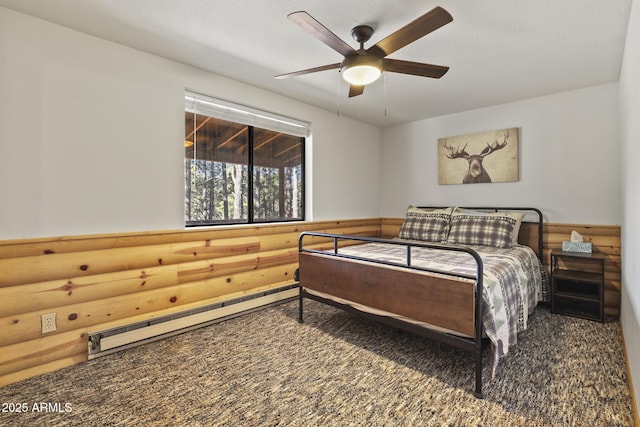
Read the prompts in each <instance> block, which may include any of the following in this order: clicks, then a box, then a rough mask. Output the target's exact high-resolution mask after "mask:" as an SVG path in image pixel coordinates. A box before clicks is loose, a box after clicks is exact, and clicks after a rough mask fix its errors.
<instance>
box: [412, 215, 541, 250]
mask: <svg viewBox="0 0 640 427" xmlns="http://www.w3.org/2000/svg"><path fill="white" fill-rule="evenodd" d="M418 207H419V208H422V209H446V208H449V207H451V206H418ZM458 207H459V208H461V209H469V210H474V211H483V212H506V211H515V212H522V213H523V214H524V215H525V216H524V218H523V219H522V226H521V227H520V234H519V235H518V243H520V244H521V245H525V246H529V247H530V248H531V249H533V250H534V251H535V253H536V255H538V258H540V260H542V258H543V253H542V236H543V232H544V230H543V228H544V223H543V217H542V211H540V209H537V208H528V207H502V206H500V207H495V206H481V207H477V206H475V207H469V206H458Z"/></svg>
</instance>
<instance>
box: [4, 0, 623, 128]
mask: <svg viewBox="0 0 640 427" xmlns="http://www.w3.org/2000/svg"><path fill="white" fill-rule="evenodd" d="M631 2H632V0H609V1H602V0H517V1H515V0H473V1H453V0H440V1H432V0H399V1H398V0H397V1H389V0H349V1H345V0H0V6H5V7H7V8H10V9H13V10H16V11H19V12H23V13H25V14H28V15H32V16H35V17H39V18H42V19H45V20H47V21H51V22H54V23H57V24H60V25H63V26H66V27H69V28H73V29H76V30H78V31H82V32H84V33H88V34H92V35H95V36H97V37H100V38H103V39H107V40H111V41H114V42H117V43H120V44H123V45H126V46H130V47H133V48H136V49H139V50H142V51H146V52H150V53H153V54H156V55H159V56H162V57H166V58H169V59H173V60H176V61H179V62H182V63H185V64H189V65H193V66H196V67H199V68H202V69H205V70H210V71H212V72H214V73H217V74H221V75H224V76H228V77H231V78H233V79H236V80H239V81H243V82H246V83H249V84H251V85H254V86H257V87H261V88H265V89H268V90H270V91H273V92H277V93H281V94H284V95H287V96H289V97H292V98H296V99H299V100H301V101H304V102H306V103H309V104H313V105H317V106H319V107H321V108H324V109H327V110H329V111H336V112H339V113H340V114H341V115H345V116H350V117H353V118H356V119H359V120H362V121H364V122H367V123H371V124H374V125H376V126H389V125H392V124H397V123H403V122H408V121H414V120H419V119H423V118H428V117H435V116H441V115H446V114H450V113H455V112H459V111H466V110H470V109H474V108H481V107H486V106H490V105H496V104H502V103H506V102H511V101H516V100H520V99H526V98H531V97H536V96H542V95H547V94H551V93H557V92H562V91H566V90H572V89H577V88H582V87H587V86H592V85H597V84H602V83H607V82H612V81H617V80H618V77H619V74H620V66H621V62H622V55H623V50H624V40H625V34H626V29H627V21H628V18H629V13H630V8H631ZM435 6H441V7H444V8H445V9H447V10H448V11H449V13H451V15H452V16H453V22H451V23H450V24H447V25H445V26H444V27H442V28H440V29H438V30H436V31H434V32H433V33H431V34H428V35H427V36H425V37H423V38H421V39H419V40H417V41H415V42H414V43H412V44H410V45H408V46H406V47H404V48H402V49H400V50H398V51H397V52H394V53H392V54H391V55H390V56H389V57H390V58H396V59H404V60H410V61H417V62H426V63H431V64H438V65H447V66H449V67H451V68H450V70H449V72H448V73H447V74H446V75H445V76H444V77H443V78H441V79H439V80H438V79H430V78H425V77H416V76H409V75H401V74H395V73H385V74H384V75H383V78H381V79H380V80H378V81H377V82H375V83H373V84H372V85H370V86H368V87H367V88H366V90H365V93H364V94H363V95H361V96H357V97H354V98H348V97H347V92H348V85H347V84H346V82H344V81H342V79H341V78H340V74H339V72H338V71H337V70H330V71H323V72H319V73H315V74H310V75H305V76H299V77H295V78H291V79H285V80H279V79H274V78H273V76H274V75H277V74H282V73H287V72H291V71H297V70H301V69H306V68H312V67H316V66H320V65H325V64H330V63H335V62H340V61H341V59H342V57H341V56H340V55H339V54H338V53H337V52H335V51H334V50H332V49H331V48H329V47H327V46H326V45H324V44H323V43H321V42H320V41H319V40H317V39H315V38H314V37H313V36H311V35H310V34H308V33H307V32H305V31H303V30H302V29H301V28H300V27H298V26H297V25H296V24H294V23H292V22H290V21H289V20H288V19H287V14H289V13H291V12H294V11H298V10H306V11H307V12H309V13H310V14H311V15H312V16H313V17H315V18H316V19H317V20H318V21H320V22H321V23H322V24H324V25H325V26H326V27H327V28H329V29H330V30H331V31H333V32H334V33H335V34H336V35H338V36H339V37H340V38H342V39H343V40H344V41H346V42H347V43H349V44H350V45H352V46H353V47H354V48H357V47H358V46H357V43H356V42H355V41H354V40H353V39H352V38H351V29H352V28H353V27H354V26H356V25H359V24H367V25H371V26H372V27H373V28H374V29H375V33H374V35H373V37H372V38H371V40H370V41H369V42H368V43H367V44H366V45H365V48H366V47H369V46H371V45H372V44H375V43H376V42H377V41H379V40H380V39H382V38H384V37H386V36H387V35H389V34H391V33H392V32H394V31H396V30H397V29H399V28H401V27H402V26H404V25H406V24H407V23H409V22H410V21H412V20H414V19H415V18H417V17H418V16H420V15H422V14H424V13H425V12H427V11H429V10H431V9H432V8H433V7H435ZM210 95H214V96H215V94H210Z"/></svg>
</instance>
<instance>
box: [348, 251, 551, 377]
mask: <svg viewBox="0 0 640 427" xmlns="http://www.w3.org/2000/svg"><path fill="white" fill-rule="evenodd" d="M469 247H470V248H472V249H474V250H475V251H476V252H478V254H479V255H480V257H481V258H482V263H483V266H484V280H483V295H482V297H483V300H482V303H483V313H482V320H483V326H484V331H485V333H486V335H487V336H488V337H489V339H490V340H491V342H492V347H493V353H494V370H495V366H496V365H497V363H498V360H499V359H500V357H502V356H505V355H506V354H507V352H508V351H509V347H511V346H512V345H514V344H515V343H516V342H517V341H518V332H521V331H524V330H525V329H527V320H528V318H529V314H531V312H532V311H533V309H534V308H535V306H536V305H537V303H538V302H539V301H543V300H547V299H548V294H549V291H548V283H547V280H546V273H545V272H544V269H543V267H542V265H541V263H540V261H539V259H538V257H537V256H536V254H535V253H534V252H533V250H532V249H531V248H529V247H527V246H520V245H518V246H514V247H512V248H508V249H500V248H493V247H486V246H469ZM339 253H340V254H345V255H352V256H358V257H363V258H367V259H376V260H384V261H389V262H394V263H405V259H406V247H405V246H404V245H392V244H384V243H366V244H363V245H356V246H349V247H345V248H340V249H339ZM411 263H412V265H415V266H420V267H424V268H429V269H435V270H439V271H451V272H456V273H462V274H468V275H473V276H474V277H475V275H476V262H475V260H474V259H473V257H472V256H471V255H469V254H467V253H464V252H454V251H444V250H438V249H427V248H418V247H413V248H412V250H411ZM543 279H544V280H543ZM543 283H544V287H545V288H546V289H543Z"/></svg>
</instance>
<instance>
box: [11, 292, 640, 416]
mask: <svg viewBox="0 0 640 427" xmlns="http://www.w3.org/2000/svg"><path fill="white" fill-rule="evenodd" d="M473 366H474V363H473V357H472V355H471V354H470V353H466V352H463V351H460V350H457V349H455V348H451V347H448V346H446V345H443V344H439V343H436V342H434V341H431V340H429V339H426V338H421V337H417V336H415V335H411V334H409V333H406V332H401V331H398V330H397V329H394V328H389V327H386V326H382V325H379V324H377V323H374V322H371V321H369V320H365V319H363V318H360V317H357V316H355V315H352V314H348V313H345V312H343V311H341V310H338V309H335V308H332V307H329V306H325V305H322V304H320V303H317V302H315V301H306V302H305V323H304V324H299V323H298V322H297V302H288V303H285V304H281V305H278V306H274V307H269V308H266V309H264V310H260V311H257V312H253V313H250V314H247V315H243V316H241V317H237V318H235V319H231V320H227V321H224V322H221V323H218V324H215V325H211V326H207V327H205V328H201V329H198V330H195V331H192V332H188V333H185V334H181V335H178V336H174V337H171V338H167V339H164V340H161V341H157V342H154V343H150V344H146V345H144V346H140V347H136V348H133V349H129V350H126V351H122V352H119V353H115V354H112V355H108V356H105V357H101V358H99V359H95V360H92V361H89V362H87V363H83V364H80V365H76V366H72V367H69V368H66V369H63V370H60V371H57V372H52V373H49V374H45V375H41V376H38V377H35V378H30V379H27V380H24V381H21V382H19V383H15V384H10V385H8V386H5V387H2V388H0V402H2V404H3V408H2V409H3V410H5V409H6V410H9V409H10V405H9V404H14V406H13V407H12V408H14V409H15V408H16V404H22V403H24V404H26V405H25V406H24V407H25V408H27V411H26V412H21V413H16V412H12V411H7V412H0V425H25V426H35V425H82V426H88V425H114V426H116V425H117V426H130V425H140V426H142V425H144V426H149V425H206V426H218V425H220V426H631V425H633V418H632V410H631V398H630V395H629V388H628V382H627V378H626V370H625V366H624V359H623V354H622V343H621V337H620V327H619V323H618V321H617V320H616V319H613V318H609V319H607V322H606V323H604V324H602V323H597V322H591V321H587V320H581V319H576V318H571V317H566V316H560V315H554V314H551V313H550V312H549V310H548V308H546V307H538V308H536V310H535V312H534V313H533V315H532V317H531V319H530V329H529V330H527V331H525V332H524V333H522V334H520V336H519V342H518V344H517V345H516V346H515V347H513V348H512V349H511V351H510V353H509V354H508V355H507V357H506V358H504V359H503V360H501V362H500V364H499V366H498V371H497V373H496V376H495V377H494V378H491V374H490V370H491V356H490V351H489V349H487V350H486V354H485V358H484V371H483V372H484V377H485V385H484V393H485V399H483V400H479V399H476V398H475V397H474V396H473V393H472V389H473V372H474V369H473ZM41 402H42V403H45V405H44V406H41V405H40V403H41ZM34 407H35V408H46V410H42V411H37V410H35V409H34ZM48 411H53V412H48Z"/></svg>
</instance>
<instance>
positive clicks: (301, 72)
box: [275, 62, 340, 79]
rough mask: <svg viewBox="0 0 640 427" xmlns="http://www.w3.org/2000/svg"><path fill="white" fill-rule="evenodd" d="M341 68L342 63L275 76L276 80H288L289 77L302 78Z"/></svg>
mask: <svg viewBox="0 0 640 427" xmlns="http://www.w3.org/2000/svg"><path fill="white" fill-rule="evenodd" d="M337 68H340V63H339V62H337V63H335V64H329V65H323V66H321V67H314V68H307V69H306V70H300V71H294V72H292V73H285V74H279V75H277V76H275V78H276V79H286V78H289V77H295V76H302V75H303V74H311V73H315V72H318V71H326V70H335V69H337Z"/></svg>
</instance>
